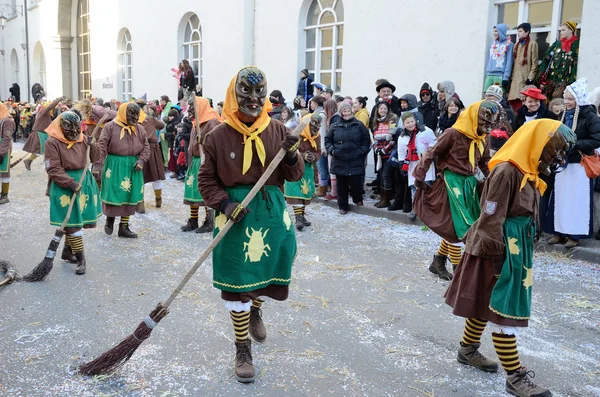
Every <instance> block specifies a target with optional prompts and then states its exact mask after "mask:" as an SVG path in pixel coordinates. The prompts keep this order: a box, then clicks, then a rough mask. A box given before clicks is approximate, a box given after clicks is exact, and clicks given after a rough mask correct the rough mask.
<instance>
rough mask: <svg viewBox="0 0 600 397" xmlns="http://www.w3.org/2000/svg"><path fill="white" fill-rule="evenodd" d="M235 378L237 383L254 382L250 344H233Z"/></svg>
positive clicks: (246, 342)
mask: <svg viewBox="0 0 600 397" xmlns="http://www.w3.org/2000/svg"><path fill="white" fill-rule="evenodd" d="M235 377H236V379H237V381H238V382H241V383H252V382H254V365H252V342H251V341H250V339H249V338H248V339H246V340H245V341H244V342H235Z"/></svg>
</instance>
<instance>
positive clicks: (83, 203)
mask: <svg viewBox="0 0 600 397" xmlns="http://www.w3.org/2000/svg"><path fill="white" fill-rule="evenodd" d="M46 132H47V133H48V135H49V138H48V140H47V141H46V144H45V145H46V147H45V150H44V153H45V154H44V158H45V164H46V172H47V173H48V178H49V179H50V188H49V196H50V224H51V225H52V226H60V225H61V224H62V222H63V220H64V219H65V217H66V215H67V209H68V207H69V202H70V200H71V196H72V195H73V193H74V192H75V193H77V197H76V198H75V203H74V204H73V210H72V212H71V215H70V217H69V221H68V222H67V225H66V228H65V234H66V241H65V245H64V247H63V251H62V256H61V258H62V259H63V260H66V261H69V262H71V263H76V264H77V268H76V269H75V274H84V273H85V271H86V260H85V255H84V250H83V230H82V229H88V228H95V227H96V222H97V221H98V218H100V216H101V215H102V209H101V206H100V195H99V193H98V186H97V185H96V182H95V181H94V178H93V177H92V173H91V172H90V171H89V170H88V169H87V168H86V165H87V161H88V159H87V148H88V145H89V144H90V143H91V140H92V138H91V137H87V136H85V134H83V133H82V132H81V118H80V117H79V115H78V114H77V113H75V112H72V111H67V112H64V113H61V114H60V115H59V116H58V117H57V118H56V119H54V121H53V122H52V123H51V124H50V126H49V127H48V128H47V129H46ZM82 173H85V174H86V176H85V178H84V180H83V183H82V184H81V185H79V180H80V178H81V174H82Z"/></svg>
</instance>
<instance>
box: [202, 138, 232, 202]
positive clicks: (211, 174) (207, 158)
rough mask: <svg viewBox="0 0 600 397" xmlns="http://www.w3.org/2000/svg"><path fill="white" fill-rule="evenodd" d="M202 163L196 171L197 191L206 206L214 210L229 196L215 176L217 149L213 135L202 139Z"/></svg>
mask: <svg viewBox="0 0 600 397" xmlns="http://www.w3.org/2000/svg"><path fill="white" fill-rule="evenodd" d="M202 148H203V149H204V162H203V163H202V165H201V166H200V170H199V171H198V190H199V191H200V194H201V195H202V198H203V199H204V202H205V203H206V205H208V206H209V207H211V208H214V209H216V210H218V209H219V207H220V205H221V203H222V202H223V201H224V200H227V199H229V194H227V192H226V191H225V189H224V188H223V184H222V182H221V181H220V179H219V176H218V175H217V150H216V149H217V148H216V143H215V138H214V136H213V134H207V135H206V137H205V138H204V145H203V146H202Z"/></svg>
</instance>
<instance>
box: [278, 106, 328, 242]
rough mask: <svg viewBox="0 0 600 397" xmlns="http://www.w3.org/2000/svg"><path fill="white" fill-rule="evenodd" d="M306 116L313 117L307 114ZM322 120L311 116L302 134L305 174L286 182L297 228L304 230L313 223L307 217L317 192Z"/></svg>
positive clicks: (288, 201) (301, 147) (285, 190)
mask: <svg viewBox="0 0 600 397" xmlns="http://www.w3.org/2000/svg"><path fill="white" fill-rule="evenodd" d="M304 117H311V116H310V115H306V116H304ZM320 123H321V120H320V119H319V117H318V116H314V117H312V118H311V122H310V124H309V125H308V126H306V128H304V130H303V131H302V133H301V134H300V146H299V147H298V151H299V152H300V155H301V156H302V159H303V160H304V175H303V176H302V179H300V180H299V181H297V182H288V181H286V182H285V184H284V195H285V200H286V201H287V203H288V204H291V205H292V208H293V209H294V215H295V218H296V229H298V230H302V229H304V227H308V226H310V225H311V222H309V221H308V220H307V219H306V216H305V213H306V206H307V205H309V204H310V201H311V199H312V197H313V195H314V193H315V169H314V165H313V164H315V163H316V162H317V160H319V158H320V157H321V138H320V137H319V135H320V132H319V128H320Z"/></svg>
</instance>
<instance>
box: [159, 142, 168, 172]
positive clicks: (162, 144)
mask: <svg viewBox="0 0 600 397" xmlns="http://www.w3.org/2000/svg"><path fill="white" fill-rule="evenodd" d="M160 150H161V151H162V154H163V159H164V163H165V167H166V166H168V165H169V142H167V140H166V139H164V138H162V140H161V141H160Z"/></svg>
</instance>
